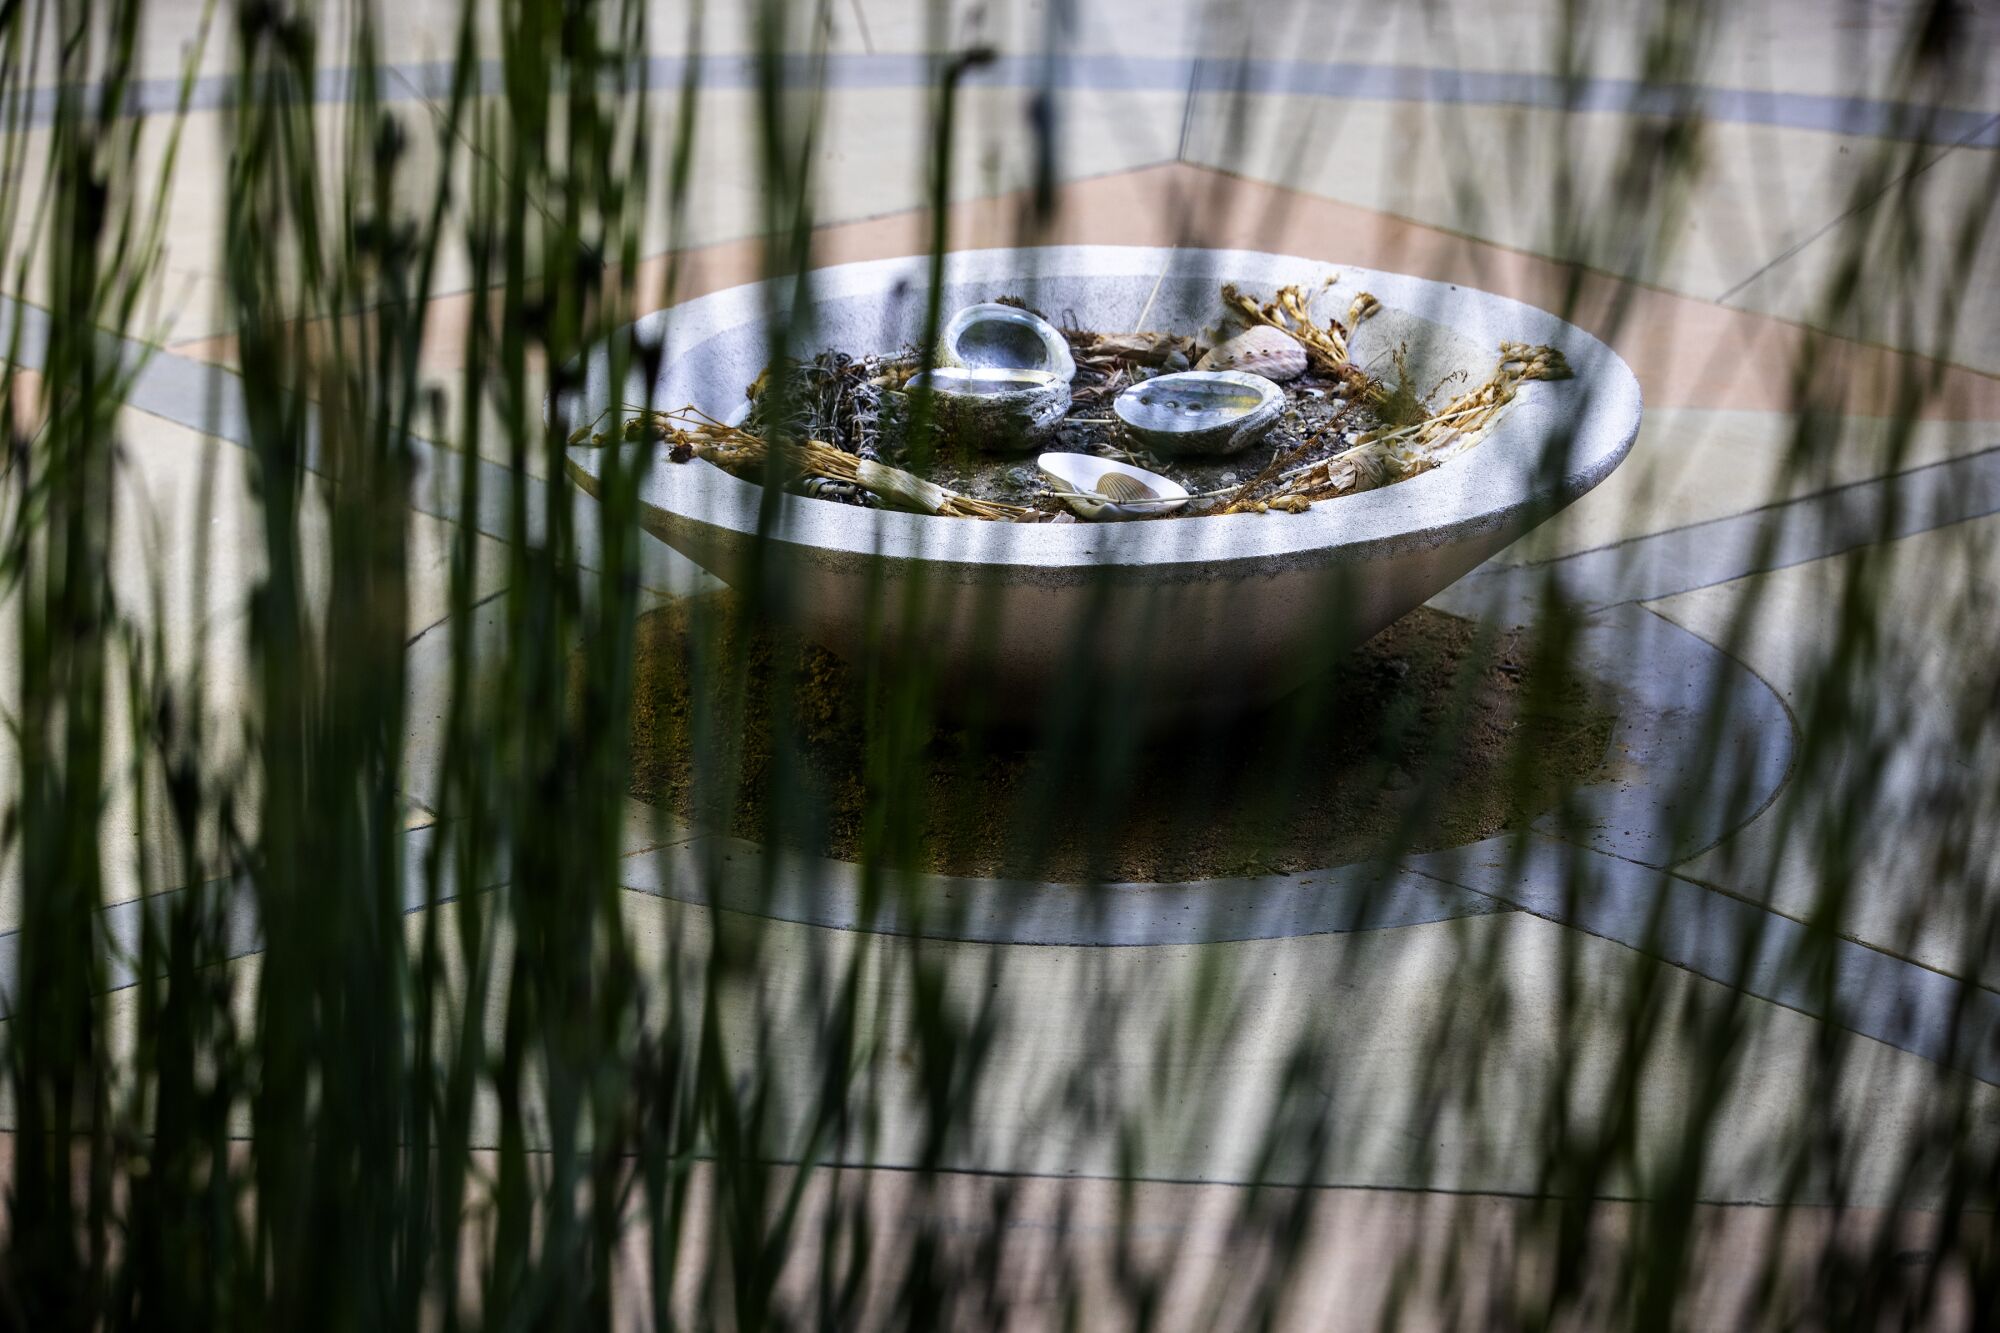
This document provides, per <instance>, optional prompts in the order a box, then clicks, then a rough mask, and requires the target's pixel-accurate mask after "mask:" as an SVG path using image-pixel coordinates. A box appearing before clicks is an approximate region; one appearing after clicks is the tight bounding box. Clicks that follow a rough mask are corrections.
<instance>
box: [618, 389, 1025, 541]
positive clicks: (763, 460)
mask: <svg viewBox="0 0 2000 1333" xmlns="http://www.w3.org/2000/svg"><path fill="white" fill-rule="evenodd" d="M634 425H636V426H638V429H639V437H640V438H647V437H648V436H650V437H651V438H654V439H659V440H663V441H666V442H668V443H670V444H671V445H673V446H674V448H675V450H676V454H678V451H679V450H680V449H681V448H683V447H684V448H685V449H686V450H687V454H686V457H692V458H699V459H702V460H703V461H705V462H709V463H713V464H714V465H715V466H717V467H719V468H721V469H722V470H723V471H725V472H728V473H730V474H732V475H735V476H743V477H745V478H746V479H748V480H755V481H760V482H761V481H764V480H765V479H766V478H767V476H768V475H769V472H770V468H771V466H772V465H773V464H774V463H775V465H776V466H777V467H778V468H779V470H780V473H781V475H797V476H806V477H825V478H827V479H829V480H831V481H844V482H847V483H849V484H851V485H855V486H859V487H861V488H862V489H863V490H865V491H869V492H871V493H872V494H875V495H878V496H880V497H882V498H883V499H884V500H887V501H889V502H890V503H891V504H893V505H895V506H896V507H897V508H901V509H910V510H915V511H917V512H919V513H927V514H939V515H943V516H944V517H947V518H981V519H988V520H994V521H1002V522H1014V523H1036V522H1041V521H1042V520H1044V519H1045V518H1046V517H1047V515H1046V514H1044V513H1042V512H1041V511H1040V510H1038V509H1029V508H1027V507H1026V506H1025V505H1010V504H1003V503H1001V502H999V501H995V500H978V499H974V498H973V497H972V496H969V495H960V494H959V493H958V492H956V491H952V490H947V489H946V488H944V487H943V486H939V485H937V484H936V483H935V482H929V481H925V480H924V479H923V478H922V477H919V476H917V475H915V474H914V473H911V472H905V471H903V470H902V469H901V468H894V467H890V466H888V465H887V464H886V463H877V462H874V461H872V460H868V459H862V458H858V457H856V456H855V455H853V454H850V453H848V452H846V451H845V450H843V449H839V448H836V447H835V446H833V445H831V444H828V443H826V441H824V440H798V441H792V442H787V443H783V444H778V445H773V444H771V443H769V442H767V441H765V440H760V439H758V438H757V437H756V436H754V435H752V434H750V433H749V432H747V431H743V430H739V429H737V428H736V427H734V426H725V425H723V424H722V423H721V422H719V421H717V420H715V418H713V417H711V416H709V415H707V414H706V413H704V412H701V411H699V410H697V409H695V408H693V407H684V408H682V409H680V410H679V411H677V412H651V413H647V414H645V415H643V416H640V417H635V418H633V419H632V422H630V423H628V424H627V427H626V430H627V434H628V437H629V436H630V434H631V433H632V429H633V426H634ZM774 454H775V459H774V458H773V455H774Z"/></svg>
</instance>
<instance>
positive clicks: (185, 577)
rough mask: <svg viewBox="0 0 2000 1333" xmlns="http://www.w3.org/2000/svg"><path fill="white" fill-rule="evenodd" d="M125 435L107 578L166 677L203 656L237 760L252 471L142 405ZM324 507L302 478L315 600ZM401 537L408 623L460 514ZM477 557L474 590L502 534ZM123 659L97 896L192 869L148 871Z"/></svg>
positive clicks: (117, 658)
mask: <svg viewBox="0 0 2000 1333" xmlns="http://www.w3.org/2000/svg"><path fill="white" fill-rule="evenodd" d="M121 427H122V430H123V432H124V440H125V447H124V451H123V460H124V463H123V466H122V468H121V469H120V487H119V493H118V498H117V504H118V513H117V518H116V525H115V528H114V533H115V538H114V543H113V549H112V560H111V582H112V587H113V592H114V596H115V597H116V598H117V599H118V605H119V609H120V612H121V614H122V615H124V616H125V617H126V618H127V620H128V622H129V623H130V625H131V626H132V628H133V629H134V630H135V631H136V632H137V633H138V634H140V635H142V636H150V635H151V634H152V633H153V632H155V631H157V632H158V635H159V643H160V646H161V648H162V649H163V650H164V654H165V656H164V661H163V662H162V663H161V664H160V665H161V667H162V669H163V670H164V672H165V674H166V676H167V678H168V679H170V680H175V681H182V682H185V681H187V680H189V679H190V673H191V671H192V670H193V668H194V666H195V665H196V664H197V663H199V665H200V668H201V673H202V692H201V700H202V706H203V708H204V710H205V716H206V725H207V727H208V737H209V744H210V746H211V755H210V759H211V764H212V766H213V767H212V771H214V772H216V773H231V772H238V771H242V769H243V766H244V762H245V760H244V755H245V753H246V746H247V745H248V744H249V743H250V737H249V735H248V732H247V727H248V726H249V724H250V719H249V718H248V716H247V714H246V712H245V709H246V706H247V704H246V701H247V700H248V699H250V698H251V697H253V692H254V691H253V686H254V678H253V674H252V673H253V666H252V660H251V656H250V645H249V637H248V636H249V623H248V618H247V604H248V599H249V597H250V595H251V593H252V590H253V589H254V588H255V587H256V585H257V583H258V582H259V581H260V580H261V579H262V577H263V575H264V571H265V568H266V565H265V562H264V534H263V531H262V526H261V524H262V519H261V511H260V508H259V506H258V503H257V500H256V498H255V495H256V492H255V487H254V483H253V481H252V479H251V478H252V471H253V469H252V459H251V456H250V455H249V454H248V453H247V452H246V451H245V450H243V449H241V448H238V447H236V446H234V445H231V444H228V443H225V442H223V441H220V440H216V439H214V438H212V437H207V436H204V435H201V434H199V433H198V432H196V431H193V430H190V429H188V428H186V427H185V426H181V425H178V424H175V423H172V422H169V421H165V420H162V419H160V418H157V417H153V416H149V415H147V414H145V413H142V412H136V411H127V412H126V413H124V414H123V415H122V417H121ZM324 525H325V508H324V505H323V503H322V502H321V501H320V499H319V497H318V495H317V494H316V493H315V492H314V491H312V490H311V489H310V488H309V490H308V492H307V495H306V500H305V504H304V508H303V511H302V523H301V528H302V532H301V541H302V543H303V545H304V548H305V555H306V559H305V566H304V568H305V579H306V583H307V587H308V590H309V593H310V595H311V597H312V598H313V600H314V602H315V603H316V604H323V600H324V597H325V593H326V588H325V566H324V540H325V530H324ZM406 540H407V542H408V548H407V549H408V566H407V568H408V580H409V582H408V599H409V605H408V610H407V620H406V624H407V626H408V632H409V633H411V634H414V633H416V632H418V631H419V630H421V629H423V628H424V627H425V626H427V625H430V624H432V623H434V622H435V621H437V620H438V619H440V618H442V617H443V616H444V614H445V613H446V611H447V610H448V609H449V604H450V603H449V590H448V587H449V574H450V567H451V561H452V558H453V557H452V549H453V545H454V543H455V541H456V528H455V527H454V525H451V524H448V523H446V522H444V521H443V520H441V519H438V518H434V517H432V516H430V515H427V514H422V513H412V514H411V515H410V518H409V528H408V531H407V534H406ZM476 549H477V551H478V566H477V568H476V569H475V570H474V571H473V575H472V577H473V584H474V587H475V588H477V589H479V590H481V591H482V592H484V591H487V590H490V589H492V588H495V587H497V586H499V581H500V579H501V578H502V577H503V576H504V572H505V569H506V564H507V562H506V555H505V547H504V546H502V545H501V544H500V543H498V542H495V541H492V540H491V539H488V538H484V537H481V538H479V539H478V541H477V547H476ZM18 615H19V606H18V601H17V600H16V597H14V596H9V597H7V598H6V599H4V600H0V623H5V624H10V625H11V624H14V623H16V622H15V618H16V617H17V616H18ZM130 664H131V658H130V657H129V655H128V654H127V653H126V651H125V649H124V646H123V643H122V641H119V642H114V644H113V645H112V653H111V663H110V667H109V670H110V672H111V673H112V674H111V681H112V685H113V689H112V692H111V697H110V699H109V707H110V714H109V715H110V718H111V733H110V740H109V742H108V745H109V752H108V753H107V755H106V772H107V774H109V775H111V777H110V780H109V790H108V791H107V793H106V798H107V804H106V808H105V813H104V817H103V822H102V825H101V829H100V834H99V845H100V847H101V848H102V849H103V855H104V858H105V865H106V886H105V900H106V901H107V902H114V903H115V902H123V901H127V900H129V899H130V898H131V897H133V896H134V895H136V894H137V893H138V892H139V891H140V888H141V886H142V884H144V883H147V882H150V883H151V885H152V886H153V887H154V888H163V887H170V886H172V885H175V884H179V883H184V882H186V881H187V879H188V878H189V876H190V874H191V873H198V871H196V870H191V868H188V867H180V866H176V865H174V864H173V863H172V860H171V858H169V860H168V861H167V862H166V863H164V864H160V865H156V866H155V867H154V868H153V874H152V878H151V879H150V881H149V880H147V879H144V878H142V875H141V869H140V865H139V862H138V856H139V851H140V843H141V841H142V835H143V840H144V841H146V842H147V843H148V845H149V846H150V847H151V849H152V851H153V853H154V854H155V855H158V854H159V852H160V848H161V847H163V846H165V845H167V844H168V843H169V842H170V839H169V838H168V837H167V835H168V833H169V832H170V828H169V826H168V824H167V823H166V822H165V815H164V813H163V809H162V801H161V800H160V794H159V792H158V791H157V790H154V791H153V792H152V793H151V797H150V799H149V800H147V801H143V802H142V801H141V800H140V799H139V798H138V795H137V792H136V790H135V788H134V786H133V783H132V780H131V774H130V766H131V764H132V763H133V762H134V761H135V757H136V755H135V749H134V745H135V741H134V737H133V733H132V726H131V718H130V716H129V714H128V711H127V707H126V704H127V700H126V696H125V694H124V691H123V688H122V685H121V683H120V682H122V680H123V678H124V677H123V673H124V672H125V671H126V670H127V669H128V667H129V666H130ZM19 667H20V662H19V660H18V657H17V655H16V654H14V653H12V652H8V653H6V654H4V655H0V705H4V706H5V707H6V708H7V709H8V710H9V711H10V712H11V711H12V710H14V709H16V708H18V706H19V704H18V699H19V694H18V691H19V687H20V686H19V679H18V675H17V672H18V670H19ZM17 780H18V773H17V772H16V771H14V770H13V769H12V768H11V766H9V767H6V768H0V805H4V804H5V803H6V802H7V801H8V800H10V799H11V797H12V794H13V792H14V791H15V790H16V789H17V788H16V787H15V782H16V781H17ZM242 795H243V796H244V798H245V801H246V804H245V805H244V806H242V807H241V808H240V809H239V811H238V814H239V816H240V817H243V818H250V817H252V815H253V813H254V808H255V795H256V794H255V792H244V793H242ZM220 836H221V831H220V829H219V828H216V827H213V826H211V827H210V828H209V829H208V830H207V833H206V837H207V838H208V847H207V851H206V855H207V856H209V857H211V858H213V859H212V860H211V861H210V862H209V871H210V872H211V873H212V868H213V866H214V865H216V864H219V863H220V857H221V845H220ZM19 874H20V871H19V867H18V865H16V864H14V863H13V862H12V861H11V860H10V861H9V862H7V864H5V865H4V866H0V929H13V928H14V927H16V926H17V925H18V923H19V920H20V900H19V894H20V887H21V886H20V879H19Z"/></svg>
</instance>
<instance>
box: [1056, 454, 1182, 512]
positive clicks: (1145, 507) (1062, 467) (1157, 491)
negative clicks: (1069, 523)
mask: <svg viewBox="0 0 2000 1333" xmlns="http://www.w3.org/2000/svg"><path fill="white" fill-rule="evenodd" d="M1035 465H1036V466H1037V467H1039V468H1040V469H1041V470H1042V475H1043V476H1045V477H1047V478H1048V479H1049V480H1050V481H1051V482H1053V483H1055V487H1056V489H1057V490H1060V491H1064V492H1066V494H1065V495H1064V496H1063V503H1064V504H1066V505H1068V506H1069V507H1070V508H1071V509H1073V510H1075V511H1076V515H1077V517H1078V518H1087V519H1092V520H1096V521H1104V520H1108V519H1123V518H1145V517H1147V516H1149V515H1152V514H1170V513H1172V512H1173V511H1174V510H1176V509H1179V508H1180V507H1181V506H1182V505H1184V504H1186V503H1187V502H1188V499H1189V496H1188V489H1187V487H1185V486H1183V485H1181V484H1180V483H1179V482H1177V481H1175V480H1174V479H1173V478H1171V477H1163V476H1161V475H1160V474H1159V473H1157V472H1148V471H1147V470H1146V469H1145V468H1142V467H1134V466H1132V465H1131V464H1130V463H1121V462H1119V461H1118V460H1117V459H1115V458H1098V457H1096V456H1094V455H1091V454H1043V455H1042V456H1041V457H1040V458H1037V459H1036V460H1035ZM1108 475H1111V476H1121V477H1129V478H1131V479H1132V480H1133V481H1136V482H1138V483H1139V484H1140V485H1142V486H1144V487H1145V488H1146V489H1147V490H1149V491H1151V492H1152V493H1153V494H1154V495H1155V496H1156V497H1158V498H1157V499H1153V500H1142V501H1134V502H1130V503H1125V504H1120V503H1116V502H1114V501H1111V500H1108V499H1104V498H1103V497H1101V496H1100V495H1099V493H1098V487H1099V486H1101V485H1102V484H1103V483H1104V479H1105V478H1106V476H1108Z"/></svg>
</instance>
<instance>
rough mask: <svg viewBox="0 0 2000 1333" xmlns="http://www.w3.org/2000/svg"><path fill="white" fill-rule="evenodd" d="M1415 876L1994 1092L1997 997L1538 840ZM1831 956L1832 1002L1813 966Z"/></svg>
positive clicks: (1460, 854) (1740, 903)
mask: <svg viewBox="0 0 2000 1333" xmlns="http://www.w3.org/2000/svg"><path fill="white" fill-rule="evenodd" d="M1408 864H1409V866H1410V868H1411V869H1412V870H1415V871H1417V872H1418V873H1421V874H1427V875H1431V876H1433V877H1435V878H1436V879H1437V880H1438V881H1439V882H1440V883H1442V884H1449V885H1452V886H1454V887H1457V888H1462V889H1468V890H1470V891H1472V892H1475V893H1481V894H1486V895H1489V896H1491V897H1493V898H1496V899H1498V900H1500V901H1501V902H1504V903H1507V904H1509V905H1511V906H1514V907H1517V908H1520V909H1521V910H1522V911H1526V912H1530V913H1533V914H1534V915H1536V916H1539V917H1542V918H1544V919H1546V920H1549V921H1553V922H1555V923H1557V924H1558V925H1564V926H1569V927H1571V928H1572V929H1575V930H1580V931H1583V932H1584V933H1586V934H1589V935H1595V936H1597V937H1599V938H1600V939H1607V940H1613V941H1615V942H1617V943H1619V944H1623V945H1626V946H1628V947H1630V948H1633V949H1637V950H1639V951H1640V952H1642V953H1645V954H1648V955H1650V956H1652V957H1656V958H1659V959H1661V960H1663V961H1665V962H1668V963H1671V964H1673V965H1674V966H1675V967H1679V968H1683V969H1685V970H1687V971H1689V972H1693V973H1695V974H1697V975H1698V976H1702V977H1706V978H1708V979H1709V980H1711V981H1717V982H1721V983H1722V984H1724V985H1728V986H1734V987H1740V988H1741V989H1742V990H1743V991H1744V993H1745V994H1748V995H1753V996H1756V997H1757V998H1758V999H1760V1000H1766V1001H1769V1002H1770V1003H1772V1004H1779V1005H1783V1006H1784V1007H1786V1008H1788V1009H1795V1010H1797V1011H1799V1012H1800V1013H1803V1014H1807V1015H1809V1016H1811V1017H1813V1018H1817V1019H1821V1020H1823V1021H1826V1022H1830V1023H1832V1024H1834V1025H1835V1026H1838V1027H1842V1028H1845V1029H1847V1030H1848V1031H1851V1032H1856V1033H1859V1034H1860V1035H1862V1036H1864V1037H1870V1038H1873V1039H1874V1040H1876V1041H1880V1042H1884V1043H1886V1044H1888V1045H1890V1046H1894V1047H1896V1048H1897V1049H1898V1050H1903V1051H1908V1052H1910V1053H1911V1054H1913V1055H1919V1056H1922V1057H1923V1058H1925V1059H1927V1060H1932V1061H1935V1062H1936V1063H1938V1064H1941V1065H1944V1066H1946V1067H1948V1068H1951V1069H1956V1070H1959V1071H1961V1072H1963V1073H1966V1074H1970V1075H1971V1076H1972V1077H1974V1078H1976V1079H1978V1080H1979V1081H1981V1082H1982V1083H1995V1084H2000V994H1996V993H1995V992H1994V991H1992V990H1989V989H1987V988H1986V987H1983V986H1978V985H1974V984H1971V983H1968V982H1965V981H1961V980H1959V979H1957V978H1955V977H1951V976H1947V975H1946V974H1944V973H1942V972H1938V971H1935V970H1934V969H1931V968H1928V967H1925V966H1923V965H1921V964H1919V963H1913V962H1909V961H1908V960H1906V959H1902V958H1897V957H1896V956H1894V955H1893V954H1889V953H1885V952H1883V951H1882V950H1880V949H1875V948H1871V947H1869V946H1868V945H1865V944H1861V943H1857V942H1855V941H1853V940H1847V939H1836V940H1831V941H1828V940H1826V939H1825V938H1824V932H1822V931H1819V930H1817V929H1816V928H1814V927H1811V926H1808V925H1806V924H1804V923H1802V922H1799V921H1795V920H1793V919H1791V918H1790V917H1786V916H1782V915H1780V914H1778V913H1776V912H1773V911H1770V910H1768V909H1767V908H1765V907H1763V906H1760V905H1759V904H1756V903H1752V902H1746V901H1744V900H1742V899H1740V898H1735V897H1732V896H1730V895H1728V894H1725V893H1720V892H1717V891H1716V890H1714V889H1711V888H1708V887H1706V886H1704V885H1701V884H1697V883H1695V882H1694V881H1692V880H1688V879H1683V878H1681V877H1679V876H1677V875H1674V874H1672V873H1670V872H1667V871H1663V870H1659V869H1657V868H1654V867H1651V866H1642V865H1639V864H1637V863H1636V862H1632V861H1626V860H1623V859H1621V858H1618V857H1614V856H1606V855H1604V854H1603V853H1601V852H1598V851H1596V850H1594V849H1591V848H1587V847H1577V846H1573V845H1570V844H1566V843H1561V842H1557V841H1556V840H1554V839H1552V838H1548V837H1544V836H1541V835H1539V834H1536V835H1531V836H1529V837H1528V838H1526V839H1522V840H1510V839H1507V838H1495V839H1491V840H1489V841H1487V842H1483V843H1478V844H1475V845H1473V846H1470V847H1462V848H1456V849H1454V850H1452V851H1449V852H1439V853H1434V854H1432V855H1429V856H1421V857H1415V858H1412V859H1411V860H1410V862H1409V863H1408ZM1821 950H1830V951H1831V955H1832V958H1831V962H1832V969H1831V973H1830V975H1831V977H1832V981H1833V992H1832V994H1831V996H1830V997H1826V996H1823V995H1822V994H1821V992H1820V989H1819V988H1818V987H1817V986H1816V984H1815V982H1814V980H1813V976H1812V966H1811V964H1812V962H1813V960H1815V959H1816V958H1819V957H1821V956H1822V954H1821V952H1820V951H1821Z"/></svg>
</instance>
